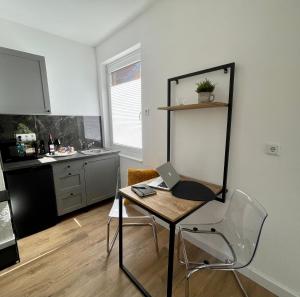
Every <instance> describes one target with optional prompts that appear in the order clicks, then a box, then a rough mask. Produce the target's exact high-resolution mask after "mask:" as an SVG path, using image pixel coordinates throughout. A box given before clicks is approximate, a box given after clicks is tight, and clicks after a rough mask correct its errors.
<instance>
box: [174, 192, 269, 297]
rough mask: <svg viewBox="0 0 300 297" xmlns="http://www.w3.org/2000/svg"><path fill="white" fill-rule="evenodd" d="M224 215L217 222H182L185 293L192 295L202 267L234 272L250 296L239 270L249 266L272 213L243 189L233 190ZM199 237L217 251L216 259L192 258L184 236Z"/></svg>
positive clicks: (180, 248) (180, 249)
mask: <svg viewBox="0 0 300 297" xmlns="http://www.w3.org/2000/svg"><path fill="white" fill-rule="evenodd" d="M229 203H230V204H229V206H228V209H227V211H226V213H225V216H224V218H223V219H222V220H221V221H220V222H218V223H215V224H198V225H197V224H196V225H190V224H181V225H180V226H179V234H178V235H179V238H178V251H177V252H178V259H179V261H180V263H182V264H185V266H186V282H185V296H186V297H189V294H190V284H189V279H190V277H191V276H192V275H193V274H194V273H195V272H197V271H200V270H202V269H213V270H229V271H232V272H233V274H234V276H235V279H236V280H237V282H238V284H239V286H240V288H241V290H242V292H243V294H244V296H246V297H248V295H247V292H246V291H245V289H244V287H243V285H242V283H241V281H240V279H239V277H238V274H237V272H236V270H238V269H241V268H243V267H246V266H248V265H249V264H250V263H251V261H252V260H253V258H254V255H255V252H256V250H257V246H258V242H259V238H260V234H261V230H262V227H263V224H264V222H265V220H266V218H267V216H268V214H267V212H266V210H265V209H264V207H263V206H262V205H260V204H259V203H258V202H257V201H256V200H255V199H252V198H250V197H249V196H248V195H247V194H245V193H243V192H242V191H240V190H235V192H234V193H233V195H232V197H231V199H230V202H229ZM188 233H190V234H191V233H192V234H194V236H197V238H198V240H200V241H201V242H203V243H204V245H205V246H206V247H208V249H209V250H210V251H214V252H213V257H211V258H212V259H213V260H212V261H208V260H202V261H198V260H196V261H195V260H193V261H192V260H190V258H191V256H192V255H189V254H188V252H187V249H186V245H185V240H184V237H185V236H187V234H188Z"/></svg>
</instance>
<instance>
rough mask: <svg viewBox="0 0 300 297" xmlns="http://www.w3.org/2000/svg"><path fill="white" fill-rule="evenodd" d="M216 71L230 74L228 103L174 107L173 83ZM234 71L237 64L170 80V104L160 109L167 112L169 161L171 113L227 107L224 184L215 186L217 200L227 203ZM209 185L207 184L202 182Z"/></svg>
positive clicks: (168, 151) (168, 155)
mask: <svg viewBox="0 0 300 297" xmlns="http://www.w3.org/2000/svg"><path fill="white" fill-rule="evenodd" d="M214 71H224V74H227V73H230V78H229V93H228V94H229V95H228V102H227V103H225V102H216V101H214V102H207V103H198V104H182V105H172V104H171V88H172V83H174V82H175V83H176V84H179V81H180V80H182V79H185V78H188V77H192V76H197V75H200V74H204V73H209V72H214ZM234 71H235V63H229V64H224V65H220V66H216V67H212V68H208V69H204V70H200V71H196V72H192V73H188V74H183V75H180V76H176V77H172V78H169V79H168V102H167V106H163V107H158V109H159V110H166V111H167V113H168V116H167V161H168V162H169V161H170V159H171V111H180V110H192V109H204V108H217V107H226V110H227V124H226V140H225V153H224V154H225V156H224V167H223V184H222V185H221V186H218V185H215V186H216V187H218V189H219V194H221V198H217V200H219V201H221V202H225V199H226V192H227V171H228V161H229V145H230V130H231V115H232V102H233V87H234ZM202 183H204V184H205V183H207V182H202Z"/></svg>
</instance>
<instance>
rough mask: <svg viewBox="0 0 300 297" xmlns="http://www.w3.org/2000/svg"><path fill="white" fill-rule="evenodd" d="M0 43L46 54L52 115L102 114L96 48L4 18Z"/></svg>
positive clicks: (0, 44) (0, 28)
mask: <svg viewBox="0 0 300 297" xmlns="http://www.w3.org/2000/svg"><path fill="white" fill-rule="evenodd" d="M0 46H1V47H7V48H12V49H16V50H20V51H25V52H29V53H33V54H37V55H42V56H45V59H46V67H47V76H48V85H49V95H50V102H51V111H52V114H55V115H99V103H98V89H97V88H98V87H97V71H96V59H95V50H94V48H92V47H90V46H87V45H83V44H80V43H77V42H74V41H70V40H67V39H64V38H61V37H58V36H55V35H51V34H48V33H45V32H42V31H38V30H35V29H31V28H29V27H25V26H22V25H19V24H16V23H13V22H9V21H5V20H2V19H0ZM0 113H1V111H0Z"/></svg>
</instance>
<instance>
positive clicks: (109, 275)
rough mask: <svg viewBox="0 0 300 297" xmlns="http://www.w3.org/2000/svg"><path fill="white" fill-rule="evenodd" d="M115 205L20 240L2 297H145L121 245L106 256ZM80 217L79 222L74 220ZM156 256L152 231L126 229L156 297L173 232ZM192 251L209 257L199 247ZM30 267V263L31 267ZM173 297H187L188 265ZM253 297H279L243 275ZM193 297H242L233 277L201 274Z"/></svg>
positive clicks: (133, 258) (162, 238)
mask: <svg viewBox="0 0 300 297" xmlns="http://www.w3.org/2000/svg"><path fill="white" fill-rule="evenodd" d="M110 207H111V203H106V204H104V205H101V206H98V207H95V208H93V209H90V210H89V211H85V212H82V213H77V214H75V215H72V216H70V217H68V218H66V219H65V220H64V221H62V222H60V223H59V224H58V225H56V226H54V227H52V228H50V229H48V230H45V231H42V232H39V233H37V234H35V235H32V236H30V237H27V238H24V239H22V240H20V241H19V248H20V255H21V263H20V264H18V265H15V266H14V267H12V268H10V269H6V270H4V271H1V272H0V296H5V297H71V296H72V297H102V296H103V297H119V296H122V297H140V296H141V294H140V293H139V291H138V290H137V289H136V288H135V286H134V285H133V284H132V283H131V282H130V281H129V280H128V278H127V277H126V276H125V275H124V273H123V272H121V271H120V270H119V266H118V248H117V247H118V243H116V246H115V248H114V250H113V251H112V253H111V255H110V257H107V255H106V220H107V214H108V212H109V210H110ZM74 219H75V220H74ZM158 238H159V245H160V253H159V255H157V253H156V251H155V246H154V242H153V239H152V234H151V230H150V228H148V227H138V228H137V227H135V228H132V227H127V228H126V230H125V232H124V244H125V249H126V250H125V252H124V255H125V258H124V263H125V265H126V266H127V267H128V268H129V269H130V271H132V272H133V273H134V274H135V275H136V276H137V277H138V279H139V280H140V281H141V282H142V283H143V284H144V286H145V287H146V288H147V289H148V290H149V291H150V293H151V294H153V296H154V297H163V296H165V284H166V272H167V265H166V264H167V255H168V248H167V247H168V232H167V230H165V229H164V228H162V227H159V235H158ZM188 248H189V249H190V250H191V252H193V253H195V254H197V253H198V254H197V256H203V257H207V255H206V254H205V253H204V252H202V251H199V249H198V248H196V247H194V246H192V245H189V246H188ZM26 263H28V264H26ZM174 270H175V271H174V288H173V290H174V296H175V297H182V296H184V267H183V266H182V265H179V264H178V263H177V261H176V262H175V266H174ZM242 281H243V283H244V284H245V287H246V288H247V290H248V292H249V296H260V297H274V296H275V295H273V294H272V293H270V292H269V291H267V290H266V289H264V288H262V287H261V286H259V285H257V284H255V283H254V282H252V281H251V280H249V279H247V278H245V277H242ZM191 288H192V289H191V291H192V292H191V296H192V297H200V296H201V297H224V296H226V297H227V296H228V297H240V296H243V295H242V293H241V291H240V289H239V287H238V286H237V284H236V282H235V279H234V277H233V275H232V274H231V273H229V272H224V271H202V272H199V273H197V274H195V276H193V277H192V281H191Z"/></svg>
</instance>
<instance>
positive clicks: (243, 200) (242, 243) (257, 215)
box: [223, 190, 268, 268]
mask: <svg viewBox="0 0 300 297" xmlns="http://www.w3.org/2000/svg"><path fill="white" fill-rule="evenodd" d="M229 203H230V204H229V206H228V209H227V211H226V214H225V217H224V220H223V225H224V230H223V232H224V235H225V237H226V238H227V239H228V241H229V242H230V244H231V246H232V247H233V250H234V252H235V256H236V263H235V265H234V268H242V267H245V266H247V265H249V264H250V263H251V261H252V260H253V258H254V255H255V252H256V249H257V246H258V242H259V238H260V234H261V230H262V227H263V224H264V222H265V220H266V218H267V216H268V214H267V212H266V210H265V209H264V207H263V206H262V205H261V204H260V203H259V202H258V201H256V200H255V199H252V198H250V197H249V196H248V195H247V194H245V193H243V192H242V191H240V190H235V192H234V193H233V195H232V197H231V200H230V202H229Z"/></svg>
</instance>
